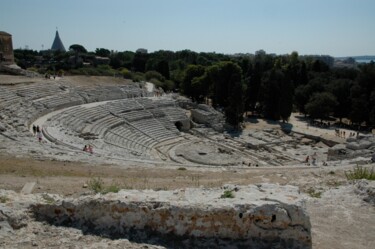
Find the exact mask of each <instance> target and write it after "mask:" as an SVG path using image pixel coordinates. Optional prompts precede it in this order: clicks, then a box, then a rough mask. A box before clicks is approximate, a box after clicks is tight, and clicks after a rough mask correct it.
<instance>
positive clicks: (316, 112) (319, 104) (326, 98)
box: [305, 92, 338, 119]
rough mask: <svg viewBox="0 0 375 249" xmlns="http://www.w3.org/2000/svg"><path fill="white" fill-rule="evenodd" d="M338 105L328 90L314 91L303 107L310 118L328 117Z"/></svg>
mask: <svg viewBox="0 0 375 249" xmlns="http://www.w3.org/2000/svg"><path fill="white" fill-rule="evenodd" d="M337 105H338V102H337V100H336V97H335V96H334V95H333V94H332V93H329V92H320V93H315V94H313V95H312V96H311V98H310V100H309V102H308V103H307V104H306V106H305V109H306V112H307V113H308V114H309V116H310V117H311V118H313V119H314V118H320V119H325V118H328V117H329V115H330V114H332V113H333V111H334V109H335V107H336V106H337Z"/></svg>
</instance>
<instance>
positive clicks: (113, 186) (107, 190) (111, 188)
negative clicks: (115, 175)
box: [102, 183, 120, 194]
mask: <svg viewBox="0 0 375 249" xmlns="http://www.w3.org/2000/svg"><path fill="white" fill-rule="evenodd" d="M118 191H120V187H119V186H118V185H117V184H115V183H113V184H111V185H110V186H108V187H107V188H105V190H104V191H102V194H106V193H118Z"/></svg>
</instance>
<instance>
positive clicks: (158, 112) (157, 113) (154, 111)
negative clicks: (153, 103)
mask: <svg viewBox="0 0 375 249" xmlns="http://www.w3.org/2000/svg"><path fill="white" fill-rule="evenodd" d="M148 111H149V112H150V113H152V115H153V116H154V117H155V118H162V117H165V113H164V112H163V111H162V110H161V109H159V108H155V109H149V110H148Z"/></svg>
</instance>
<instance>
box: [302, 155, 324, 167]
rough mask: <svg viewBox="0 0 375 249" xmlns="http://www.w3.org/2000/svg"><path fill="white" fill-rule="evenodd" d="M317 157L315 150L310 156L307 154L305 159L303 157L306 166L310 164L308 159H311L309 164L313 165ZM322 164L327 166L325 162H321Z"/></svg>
mask: <svg viewBox="0 0 375 249" xmlns="http://www.w3.org/2000/svg"><path fill="white" fill-rule="evenodd" d="M317 157H318V155H317V154H316V152H314V154H312V155H311V156H309V155H307V157H306V159H305V163H306V165H307V166H310V161H311V164H312V165H313V166H315V165H316V164H317ZM322 165H323V166H327V165H328V164H327V162H324V161H323V162H322Z"/></svg>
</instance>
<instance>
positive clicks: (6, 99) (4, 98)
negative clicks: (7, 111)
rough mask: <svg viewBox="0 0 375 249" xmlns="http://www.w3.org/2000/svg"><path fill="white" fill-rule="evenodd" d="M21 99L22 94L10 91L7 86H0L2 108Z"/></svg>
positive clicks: (0, 106) (0, 105) (0, 107)
mask: <svg viewBox="0 0 375 249" xmlns="http://www.w3.org/2000/svg"><path fill="white" fill-rule="evenodd" d="M20 99H21V97H20V96H18V95H17V94H15V93H14V92H13V91H9V90H8V88H7V87H0V109H3V108H5V107H6V106H8V105H11V104H12V103H14V102H16V101H19V100H20Z"/></svg>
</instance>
